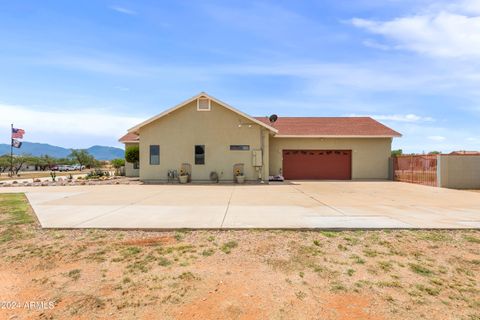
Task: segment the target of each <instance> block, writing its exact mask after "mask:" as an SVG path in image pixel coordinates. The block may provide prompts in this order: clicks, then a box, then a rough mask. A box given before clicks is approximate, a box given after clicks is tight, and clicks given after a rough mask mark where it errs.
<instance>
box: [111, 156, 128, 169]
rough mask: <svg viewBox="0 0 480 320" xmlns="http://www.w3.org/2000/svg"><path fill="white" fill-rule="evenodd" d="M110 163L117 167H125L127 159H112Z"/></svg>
mask: <svg viewBox="0 0 480 320" xmlns="http://www.w3.org/2000/svg"><path fill="white" fill-rule="evenodd" d="M110 163H111V164H112V166H113V167H114V168H115V169H120V167H123V166H124V165H125V159H120V158H119V159H113V160H112V161H110Z"/></svg>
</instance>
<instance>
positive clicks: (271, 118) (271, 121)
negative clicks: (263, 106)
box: [268, 114, 278, 123]
mask: <svg viewBox="0 0 480 320" xmlns="http://www.w3.org/2000/svg"><path fill="white" fill-rule="evenodd" d="M277 119H278V116H277V115H276V114H272V115H271V116H270V117H268V120H270V123H274V122H275V121H277Z"/></svg>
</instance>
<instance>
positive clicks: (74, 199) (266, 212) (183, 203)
mask: <svg viewBox="0 0 480 320" xmlns="http://www.w3.org/2000/svg"><path fill="white" fill-rule="evenodd" d="M1 192H25V193H26V195H27V197H28V199H29V201H30V203H31V205H32V207H33V209H34V210H35V212H36V214H37V216H38V218H39V221H40V223H41V225H42V226H43V227H45V228H122V229H123V228H161V229H168V228H362V229H363V228H480V193H475V192H470V191H459V190H450V189H442V188H434V187H425V186H420V185H413V184H406V183H400V182H389V181H388V182H387V181H382V182H360V181H359V182H356V181H353V182H352V181H349V182H292V183H285V184H271V185H103V186H70V187H16V188H2V189H0V193H1Z"/></svg>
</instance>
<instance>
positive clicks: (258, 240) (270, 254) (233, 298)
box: [0, 194, 480, 320]
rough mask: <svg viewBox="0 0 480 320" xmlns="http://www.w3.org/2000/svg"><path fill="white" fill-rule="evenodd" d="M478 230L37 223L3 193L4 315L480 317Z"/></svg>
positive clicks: (0, 263) (0, 298) (20, 202)
mask: <svg viewBox="0 0 480 320" xmlns="http://www.w3.org/2000/svg"><path fill="white" fill-rule="evenodd" d="M479 280H480V231H478V230H463V231H460V230H458V231H422V230H417V231H406V230H395V231H341V232H336V231H283V230H278V231H265V230H241V231H176V232H173V231H172V232H154V231H151V232H147V231H107V230H62V231H58V230H56V231H55V230H42V229H40V228H39V226H38V223H37V222H36V220H35V216H34V215H33V213H32V211H31V209H30V206H29V205H28V203H27V201H26V198H25V197H24V195H23V194H0V319H38V318H40V319H66V318H69V319H106V318H108V319H112V318H113V319H338V320H340V319H343V320H347V319H371V320H377V319H468V320H478V319H480V284H479Z"/></svg>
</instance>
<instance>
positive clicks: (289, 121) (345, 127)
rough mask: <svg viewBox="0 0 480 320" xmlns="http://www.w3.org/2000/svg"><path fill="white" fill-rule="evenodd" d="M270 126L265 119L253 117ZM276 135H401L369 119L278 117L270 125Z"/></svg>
mask: <svg viewBox="0 0 480 320" xmlns="http://www.w3.org/2000/svg"><path fill="white" fill-rule="evenodd" d="M255 118H256V119H257V120H260V121H262V122H264V123H267V124H270V121H269V120H268V118H267V117H255ZM270 125H271V126H272V127H274V128H275V129H278V135H291V136H379V137H385V136H387V137H400V136H401V134H400V133H398V132H397V131H395V130H392V129H390V128H389V127H387V126H385V125H383V124H381V123H380V122H378V121H376V120H374V119H372V118H370V117H278V119H277V121H276V122H275V123H273V124H270Z"/></svg>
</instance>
